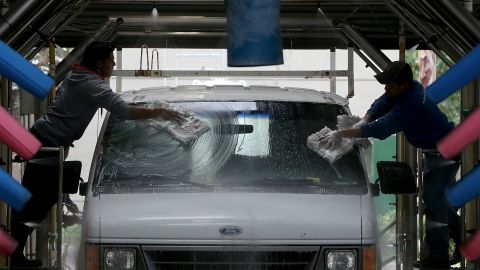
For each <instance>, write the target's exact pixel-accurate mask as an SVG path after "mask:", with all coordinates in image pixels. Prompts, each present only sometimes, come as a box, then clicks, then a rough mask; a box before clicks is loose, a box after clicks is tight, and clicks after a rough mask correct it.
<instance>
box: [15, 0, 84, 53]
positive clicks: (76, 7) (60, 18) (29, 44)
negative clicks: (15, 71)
mask: <svg viewBox="0 0 480 270" xmlns="http://www.w3.org/2000/svg"><path fill="white" fill-rule="evenodd" d="M89 2H90V1H89V0H76V1H73V2H71V4H70V5H65V6H64V7H63V9H62V10H59V11H57V12H56V13H55V14H52V17H51V18H49V20H48V21H47V22H46V23H45V24H44V25H42V26H41V27H39V29H38V31H36V32H34V33H33V34H32V36H31V37H29V38H28V40H26V41H24V42H23V43H22V44H20V46H19V47H18V49H17V51H18V52H19V53H20V54H22V55H25V56H26V58H27V59H31V58H32V57H33V56H35V55H36V53H37V52H38V51H39V50H40V49H41V48H42V47H45V46H46V44H47V42H48V41H49V40H51V39H52V38H53V37H54V36H55V35H56V34H57V33H58V32H59V31H61V30H62V29H63V28H64V27H65V26H67V25H68V24H69V23H70V22H71V21H72V20H73V19H75V17H76V16H77V15H78V14H80V12H82V11H83V9H84V8H85V7H86V6H87V5H88V4H89ZM40 33H41V34H40ZM41 35H42V36H41Z"/></svg>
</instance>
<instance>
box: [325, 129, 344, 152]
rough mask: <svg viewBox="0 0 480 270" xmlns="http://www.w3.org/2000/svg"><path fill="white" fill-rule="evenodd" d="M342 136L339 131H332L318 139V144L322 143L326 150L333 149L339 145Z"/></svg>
mask: <svg viewBox="0 0 480 270" xmlns="http://www.w3.org/2000/svg"><path fill="white" fill-rule="evenodd" d="M342 138H343V136H342V133H341V132H340V131H332V132H330V133H328V134H326V135H325V136H322V137H321V138H320V142H321V143H324V144H325V146H326V148H327V149H333V148H334V147H335V146H336V145H337V144H339V143H340V141H341V140H342Z"/></svg>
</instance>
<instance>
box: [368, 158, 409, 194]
mask: <svg viewBox="0 0 480 270" xmlns="http://www.w3.org/2000/svg"><path fill="white" fill-rule="evenodd" d="M377 170H378V177H379V181H380V190H381V191H382V192H383V193H384V194H412V193H415V192H416V191H417V186H416V184H415V175H414V174H413V171H412V168H411V167H410V165H408V164H407V163H404V162H396V161H379V162H377Z"/></svg>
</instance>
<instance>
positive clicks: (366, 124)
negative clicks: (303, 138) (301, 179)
mask: <svg viewBox="0 0 480 270" xmlns="http://www.w3.org/2000/svg"><path fill="white" fill-rule="evenodd" d="M375 78H376V79H377V81H378V82H379V83H381V84H385V94H383V95H382V96H380V97H379V98H378V99H377V100H375V101H374V102H373V104H372V106H371V108H370V109H369V110H368V112H367V113H366V115H365V116H364V117H363V118H362V120H361V121H360V122H358V123H357V124H355V125H354V126H353V128H351V129H344V130H338V131H335V132H332V133H330V134H329V135H327V136H325V137H324V138H322V140H325V143H326V144H327V145H330V146H333V145H335V144H336V143H337V142H339V141H340V140H341V139H342V138H364V137H373V138H377V139H385V138H387V137H388V136H390V135H392V134H396V133H398V132H402V131H403V132H404V134H405V137H406V138H407V140H408V141H409V142H410V143H411V144H412V145H413V146H415V147H417V148H422V149H424V150H426V151H425V154H424V158H425V161H424V164H425V169H424V203H425V214H426V233H425V243H426V247H427V256H426V258H425V259H424V260H422V262H421V267H422V269H450V262H449V259H448V258H449V255H448V248H449V228H450V230H452V231H451V232H450V233H451V235H452V238H454V241H455V242H456V243H457V246H458V243H459V240H460V239H459V238H460V225H459V224H460V217H459V216H458V214H457V213H456V211H455V209H453V208H452V207H451V206H449V205H448V203H447V201H446V198H445V194H444V191H445V188H446V187H447V186H449V185H451V184H453V183H454V182H455V176H456V172H457V171H458V168H459V164H458V163H457V162H455V161H453V160H445V159H443V158H442V157H441V156H440V155H439V154H438V152H436V151H435V149H436V144H437V142H438V141H439V140H441V139H442V138H443V137H445V135H447V134H448V133H449V132H450V131H452V130H453V129H454V125H453V123H451V122H449V121H448V119H447V117H446V115H445V114H444V113H442V112H441V111H440V110H439V109H438V107H437V105H436V104H435V103H434V102H433V101H432V100H430V99H429V98H428V96H427V95H426V93H425V89H424V88H423V86H422V85H421V84H420V83H419V82H417V81H415V80H413V74H412V69H411V67H410V66H409V65H408V64H406V63H404V62H400V61H396V62H392V63H390V64H389V65H388V66H387V68H386V69H385V70H384V71H383V72H382V73H380V74H377V75H375ZM455 238H456V239H455Z"/></svg>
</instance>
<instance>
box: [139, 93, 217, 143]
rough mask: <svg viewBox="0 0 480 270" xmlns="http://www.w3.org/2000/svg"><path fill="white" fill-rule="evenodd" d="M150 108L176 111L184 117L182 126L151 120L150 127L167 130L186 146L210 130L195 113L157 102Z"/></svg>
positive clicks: (150, 105)
mask: <svg viewBox="0 0 480 270" xmlns="http://www.w3.org/2000/svg"><path fill="white" fill-rule="evenodd" d="M149 107H151V108H163V109H167V110H171V111H176V112H178V113H180V114H181V115H182V117H183V118H184V119H185V120H184V121H183V122H182V124H178V123H176V122H172V121H164V120H160V119H149V120H148V121H149V122H148V125H150V126H154V127H159V128H162V129H165V130H166V131H167V132H168V133H169V134H170V135H172V136H173V137H174V138H175V139H176V140H178V141H180V142H182V143H184V144H189V143H190V142H192V141H193V140H196V139H198V138H199V137H200V136H202V134H204V133H205V132H207V131H209V130H210V127H209V126H208V124H207V123H206V122H204V121H202V120H200V118H198V117H197V116H196V115H195V114H194V113H192V112H187V111H183V110H180V109H178V108H176V107H174V106H173V105H170V104H168V103H166V102H161V101H156V102H154V103H152V104H149Z"/></svg>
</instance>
